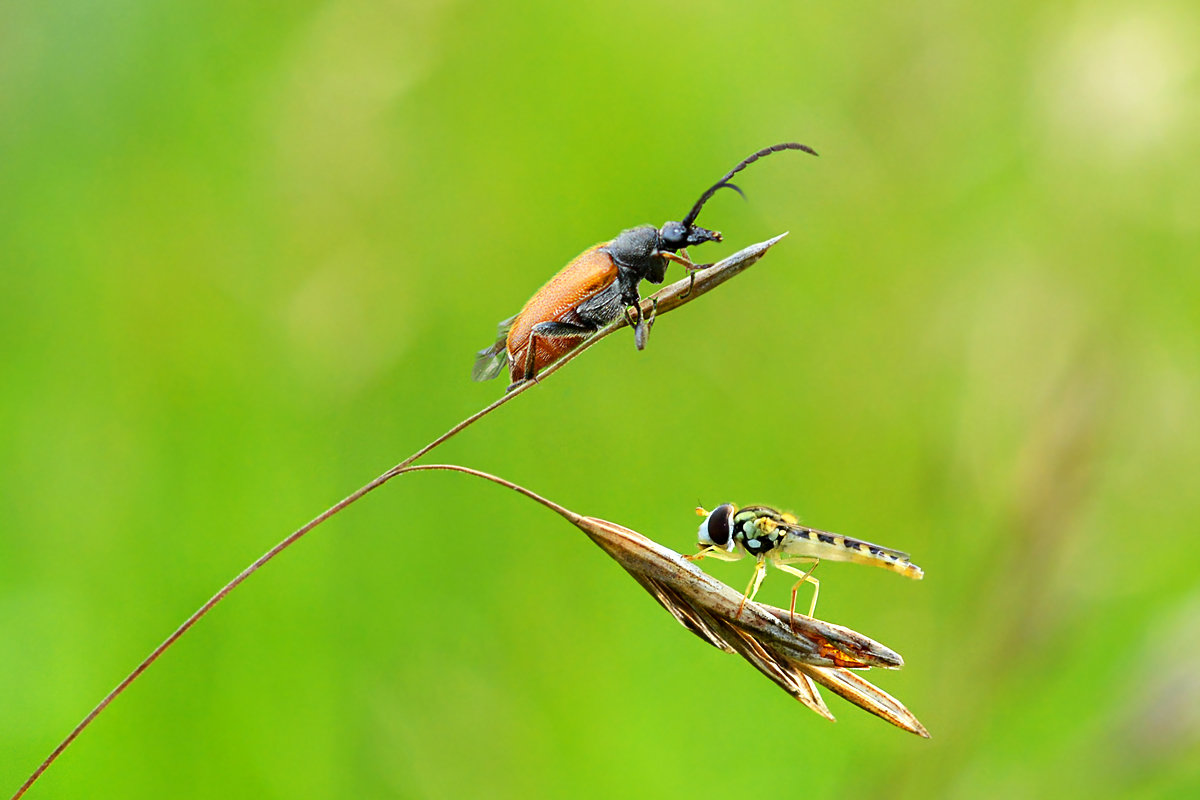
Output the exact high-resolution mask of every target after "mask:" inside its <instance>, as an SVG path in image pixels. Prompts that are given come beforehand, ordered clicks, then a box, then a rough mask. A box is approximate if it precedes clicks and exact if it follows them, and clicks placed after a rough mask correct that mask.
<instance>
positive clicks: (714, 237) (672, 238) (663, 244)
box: [658, 222, 721, 253]
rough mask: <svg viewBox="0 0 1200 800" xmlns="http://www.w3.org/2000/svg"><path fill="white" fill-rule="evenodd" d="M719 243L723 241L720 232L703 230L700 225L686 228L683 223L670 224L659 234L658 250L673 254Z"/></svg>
mask: <svg viewBox="0 0 1200 800" xmlns="http://www.w3.org/2000/svg"><path fill="white" fill-rule="evenodd" d="M719 241H721V234H720V233H719V232H717V231H710V230H708V229H706V228H701V227H700V226H699V225H686V226H685V225H684V224H683V223H682V222H668V223H667V224H665V225H663V226H662V230H660V231H659V232H658V249H659V250H665V251H668V252H671V253H675V252H678V251H679V250H682V249H683V248H685V247H691V246H692V245H697V244H703V243H704V242H719Z"/></svg>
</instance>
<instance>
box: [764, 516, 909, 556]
mask: <svg viewBox="0 0 1200 800" xmlns="http://www.w3.org/2000/svg"><path fill="white" fill-rule="evenodd" d="M781 527H783V528H785V529H786V530H787V532H788V533H790V534H792V535H793V536H795V537H797V538H799V539H809V540H811V539H812V537H813V536H816V537H817V540H818V541H821V542H826V543H828V542H829V541H832V540H833V539H834V538H838V539H841V540H842V541H843V542H845V544H844V545H842V546H843V547H846V548H849V549H854V548H857V547H858V546H859V545H863V544H865V545H866V546H867V547H869V548H870V549H871V552H872V553H873V554H882V555H888V556H891V557H892V558H895V559H897V560H899V561H908V560H910V556H909V555H908V553H906V552H904V551H903V550H895V549H893V548H891V547H883V546H881V545H877V544H873V543H872V542H867V541H864V540H862V539H855V538H852V537H850V536H842V535H841V534H840V533H830V532H829V531H822V530H817V529H816V528H809V527H808V526H806V525H799V524H791V523H787V524H785V525H782V526H781Z"/></svg>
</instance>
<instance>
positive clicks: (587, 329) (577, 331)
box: [524, 321, 597, 381]
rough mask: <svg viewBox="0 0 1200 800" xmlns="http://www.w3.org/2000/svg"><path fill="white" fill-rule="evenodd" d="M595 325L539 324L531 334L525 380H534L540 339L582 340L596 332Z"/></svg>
mask: <svg viewBox="0 0 1200 800" xmlns="http://www.w3.org/2000/svg"><path fill="white" fill-rule="evenodd" d="M596 330H597V329H596V326H595V325H576V324H574V323H571V322H558V321H551V322H539V323H538V324H537V325H534V326H533V329H532V330H531V331H530V332H529V344H528V345H527V347H526V350H525V373H524V374H525V377H524V380H527V381H528V380H533V378H534V364H536V363H537V342H538V339H582V338H585V337H587V336H590V335H591V334H593V333H595V332H596Z"/></svg>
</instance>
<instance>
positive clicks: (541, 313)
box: [471, 142, 816, 391]
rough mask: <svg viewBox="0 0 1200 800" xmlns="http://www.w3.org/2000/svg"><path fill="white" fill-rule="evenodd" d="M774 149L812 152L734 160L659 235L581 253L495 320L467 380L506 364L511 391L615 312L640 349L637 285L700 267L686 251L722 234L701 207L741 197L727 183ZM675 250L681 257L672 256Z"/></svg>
mask: <svg viewBox="0 0 1200 800" xmlns="http://www.w3.org/2000/svg"><path fill="white" fill-rule="evenodd" d="M780 150H802V151H803V152H805V153H810V154H812V155H814V156H815V155H816V152H815V151H814V150H813V149H812V148H810V147H806V146H805V145H802V144H796V143H795V142H785V143H783V144H777V145H772V146H771V147H764V148H763V149H762V150H759V151H758V152H757V153H754V154H752V155H750V156H747V157H746V158H744V159H742V160H741V161H739V162H738V164H737V166H735V167H734V168H733V169H731V170H729V172H727V173H725V177H723V178H721V180H719V181H717V182H716V183H714V184H713V185H712V186H711V187H709V189H708V191H706V192H705V193H704V194H702V195H700V199H699V200H697V201H696V204H695V205H694V206H692V210H691V211H689V212H688V215H687V216H686V217H684V218H683V221H682V222H668V223H666V224H664V225H663V226H662V229H661V230H660V229H657V228H655V227H654V226H653V225H639V226H638V227H636V228H630V229H628V230H625V231H621V233H620V234H618V235H617V238H615V239H613V240H612V241H611V242H601V243H600V244H598V245H596V246H595V247H591V248H588V249H587V250H584V251H583V252H582V253H581V254H579V255H578V256H577V257H576V258H575V260H574V261H572V262H571V263H570V264H567V266H565V267H563V269H562V271H561V272H559V273H558V274H557V275H555V276H554V277H553V278H551V279H550V281H549V283H547V284H546V285H545V286H543V287H542V288H541V289H539V290H538V291H537V293H536V294H535V295H534V296H533V297H531V298H529V301H528V302H527V303H525V307H524V308H522V309H521V311H520V313H519V314H517V315H516V316H514V317H510V318H509V319H506V320H504V321H503V322H501V323H500V326H499V329H498V330H497V332H496V341H495V343H494V344H492V345H491V346H490V347H486V348H484V349H483V350H480V351H479V352H478V353H477V354H476V356H475V367H474V369H472V370H471V377H472V378H474V379H475V380H477V381H486V380H490V379H491V378H494V377H496V376H497V375H499V374H500V369H501V368H502V367H503V365H504V363H505V361H506V360H507V363H508V370H509V378H510V379H511V380H512V383H511V384H510V385H509V387H508V391H512V390H513V389H514V388H515V387H516V386H517V385H518V384H520V383H521V382H522V381H527V380H532V379H533V378H535V377H536V376H537V374H538V372H539V371H540V370H541V369H542V368H543V367H545V366H546V365H547V364H551V363H553V362H554V361H556V360H557V359H559V358H561V357H562V356H564V355H565V354H567V353H569V352H571V351H572V350H574V349H575V348H576V347H578V346H579V345H581V344H582V343H583V342H584V340H586V339H587V338H588V337H589V336H591V335H592V334H594V333H595V332H596V331H598V330H600V329H601V328H603V327H604V326H605V325H608V324H609V323H610V322H613V321H614V320H616V319H617V318H618V317H619V316H621V314H625V315H626V318H627V319H628V320H629V322H630V324H631V325H633V329H634V344H636V345H637V349H639V350H641V349H642V348H643V347H645V346H646V339H647V338H648V337H649V335H650V326H651V325H653V324H654V313H653V311H651V313H650V315H649V317H643V315H642V306H641V302H642V298H641V295H640V294H638V284H639V283H640V282H641V281H642V280H648V281H650V282H651V283H662V282H663V280H664V279H665V277H666V272H667V263H668V262H669V261H674V262H676V263H678V264H681V265H683V268H684V269H685V270H687V271H688V272H689V273H690V272H693V271H695V270H698V269H701V267H698V266H696V265H695V264H693V263H692V262H691V260H690V259H689V258H688V257H687V251H686V250H684V248H686V247H689V246H691V245H697V244H702V243H704V242H719V241H721V234H720V233H718V232H717V231H710V230H707V229H705V228H701V227H700V226H699V225H696V224H695V220H696V217H697V216H698V215H699V214H700V209H701V208H703V207H704V204H705V203H707V202H708V199H709V198H710V197H712V196H713V195H714V194H716V193H717V190H718V189H722V188H729V189H733V190H734V191H736V192H737V193H738V194H741V193H742V190H741V189H739V188H738V187H737V186H734V185H733V184H732V183H729V179H730V178H732V177H733V176H734V175H736V174H737V173H738V172H741V171H742V170H743V169H745V168H746V167H747V166H749V165H750V164H753V163H754V162H755V161H757V160H758V159H760V158H762V157H763V156H765V155H769V154H771V153H775V152H779V151H780ZM681 250H682V251H683V255H678V253H679V251H681ZM506 354H507V359H506V358H505V356H506Z"/></svg>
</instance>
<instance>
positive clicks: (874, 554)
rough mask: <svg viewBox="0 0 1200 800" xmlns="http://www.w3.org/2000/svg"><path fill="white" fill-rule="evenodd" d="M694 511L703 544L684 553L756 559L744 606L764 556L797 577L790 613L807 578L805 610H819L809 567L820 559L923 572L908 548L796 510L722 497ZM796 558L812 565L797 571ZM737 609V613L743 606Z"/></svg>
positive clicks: (763, 569)
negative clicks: (842, 530) (808, 521)
mask: <svg viewBox="0 0 1200 800" xmlns="http://www.w3.org/2000/svg"><path fill="white" fill-rule="evenodd" d="M696 513H697V514H699V515H700V516H702V517H705V520H704V522H702V523H700V530H699V537H700V541H699V545H700V548H701V549H700V552H699V553H696V554H695V555H691V556H688V557H687V558H688V560H689V561H698V560H699V559H701V558H704V557H706V556H712V557H713V558H717V559H720V560H722V561H737V560H739V559H741V558H742V557H743V556H745V555H751V556H754V557H755V558H756V559H757V560H758V562H757V564H756V565H755V568H754V575H753V577H752V578H751V579H750V585H749V586H747V587H746V594H745V596H744V597H743V598H742V606H744V605H745V603H746V601H747V600H753V599H754V595H756V594H757V593H758V587H759V586H761V585H762V582H763V578H764V577H766V574H767V562H770V563H771V564H773V565H775V566H776V567H778V568H779V569H781V570H783V571H784V572H790V573H791V574H793V575H796V576H797V577H799V578H800V580H798V581H796V583H795V585H794V586H792V604H791V607H790V613H791V616H793V617H794V616H795V614H796V592H797V591H799V589H800V584H802V583H805V582H807V583H811V584H812V585H813V598H812V605H811V606H809V609H808V616H810V617H811V616H813V613H814V612H815V611H816V610H817V595H818V594H820V591H821V582H820V581H818V580H817V579H816V578H814V577H813V576H812V572H813V570H814V569H816V568H817V564H819V563H821V560H822V559H824V560H826V561H850V562H852V563H855V564H869V565H871V566H875V567H882V568H884V569H887V570H891V571H892V572H898V573H900V574H901V575H904V576H905V577H908V578H912V579H914V580H918V581H919V580H921V579H922V578H924V577H925V573H924V571H923V570H922V569H921V568H920V567H918V566H917V565H916V564H914V563H912V562H911V561H909V558H908V553H904V552H901V551H899V550H892V549H891V548H888V547H880V546H879V545H877V544H871V543H870V542H864V541H862V540H861V539H851V538H850V537H848V536H842V535H841V534H837V533H828V532H826V531H820V530H817V529H816V528H807V527H805V526H803V525H801V524H800V521H799V520H798V519H797V518H796V517H795V516H793V515H791V514H785V513H783V512H780V511H776V510H775V509H773V508H770V507H769V506H745V507H743V508H741V509H739V508H738V507H737V506H735V505H733V504H732V503H725V504H724V505H720V506H717V507H716V508H715V509H713V511H712V512H708V511H705V510H704V509H703V508H697V509H696ZM799 563H811V566H809V568H808V570H807V571H805V572H801V571H800V570H798V569H796V568H795V567H794V566H792V565H793V564H799ZM738 613H739V614H740V613H741V607H739V608H738Z"/></svg>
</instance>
